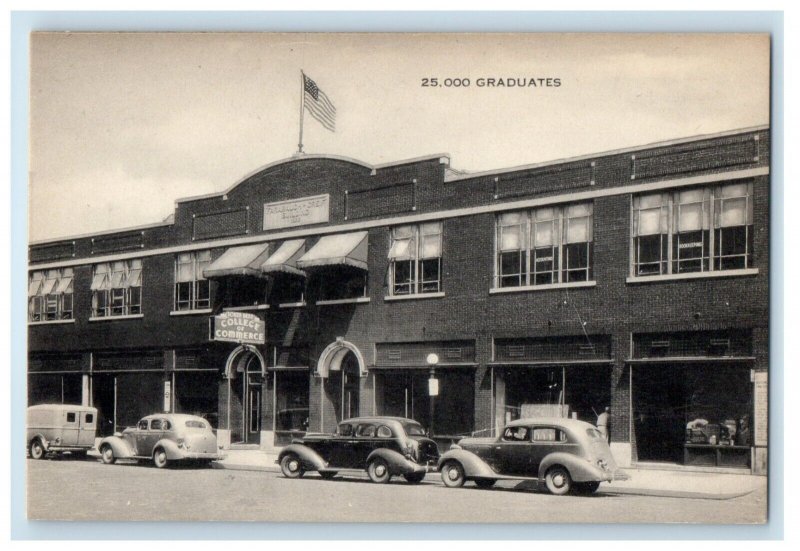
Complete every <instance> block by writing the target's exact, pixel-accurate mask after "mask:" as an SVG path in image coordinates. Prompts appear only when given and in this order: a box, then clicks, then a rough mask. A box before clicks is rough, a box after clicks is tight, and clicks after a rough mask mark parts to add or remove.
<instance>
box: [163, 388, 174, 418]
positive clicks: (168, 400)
mask: <svg viewBox="0 0 800 551" xmlns="http://www.w3.org/2000/svg"><path fill="white" fill-rule="evenodd" d="M171 405H172V383H171V382H170V381H164V412H165V413H169V412H170V406H171Z"/></svg>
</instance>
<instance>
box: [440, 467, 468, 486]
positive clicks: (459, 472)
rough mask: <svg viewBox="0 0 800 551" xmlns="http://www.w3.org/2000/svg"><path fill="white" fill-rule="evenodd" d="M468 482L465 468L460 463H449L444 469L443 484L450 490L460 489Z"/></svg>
mask: <svg viewBox="0 0 800 551" xmlns="http://www.w3.org/2000/svg"><path fill="white" fill-rule="evenodd" d="M466 480H467V479H466V477H465V476H464V467H462V466H461V463H459V462H458V461H448V462H447V463H445V464H444V466H443V467H442V482H444V485H445V486H447V487H448V488H460V487H461V486H463V485H464V482H466Z"/></svg>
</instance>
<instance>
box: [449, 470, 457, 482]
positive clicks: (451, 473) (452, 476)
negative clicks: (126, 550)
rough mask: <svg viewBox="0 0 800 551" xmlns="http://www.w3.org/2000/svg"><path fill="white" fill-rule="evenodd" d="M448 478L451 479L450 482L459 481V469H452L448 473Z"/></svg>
mask: <svg viewBox="0 0 800 551" xmlns="http://www.w3.org/2000/svg"><path fill="white" fill-rule="evenodd" d="M447 476H448V477H450V480H458V469H456V468H451V469H450V470H449V471H447Z"/></svg>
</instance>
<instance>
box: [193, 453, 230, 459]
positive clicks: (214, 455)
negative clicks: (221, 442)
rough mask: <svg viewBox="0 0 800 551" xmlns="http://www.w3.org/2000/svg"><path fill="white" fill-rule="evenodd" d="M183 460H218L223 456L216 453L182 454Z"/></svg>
mask: <svg viewBox="0 0 800 551" xmlns="http://www.w3.org/2000/svg"><path fill="white" fill-rule="evenodd" d="M182 455H183V459H211V460H219V459H222V458H224V457H225V456H224V455H222V454H220V453H216V452H183V454H182Z"/></svg>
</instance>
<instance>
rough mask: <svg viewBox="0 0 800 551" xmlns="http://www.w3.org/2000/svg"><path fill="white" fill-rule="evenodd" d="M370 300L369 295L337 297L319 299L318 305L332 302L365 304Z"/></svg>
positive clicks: (326, 304) (327, 304)
mask: <svg viewBox="0 0 800 551" xmlns="http://www.w3.org/2000/svg"><path fill="white" fill-rule="evenodd" d="M367 302H369V297H356V298H337V299H333V300H318V301H317V302H316V305H317V306H330V305H332V304H364V303H367Z"/></svg>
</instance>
